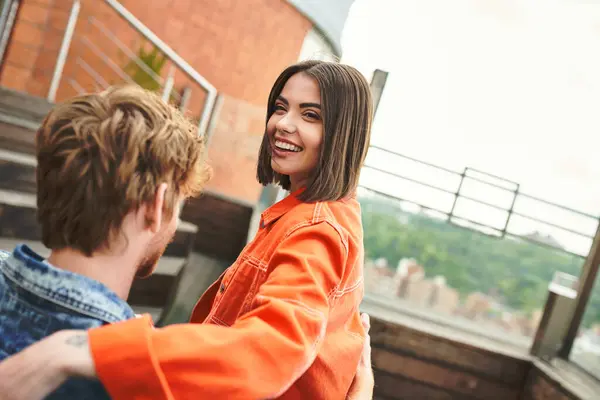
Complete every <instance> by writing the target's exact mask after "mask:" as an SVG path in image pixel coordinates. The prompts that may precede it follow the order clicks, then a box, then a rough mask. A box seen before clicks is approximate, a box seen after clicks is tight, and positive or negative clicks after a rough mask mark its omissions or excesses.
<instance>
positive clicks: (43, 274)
mask: <svg viewBox="0 0 600 400" xmlns="http://www.w3.org/2000/svg"><path fill="white" fill-rule="evenodd" d="M0 261H1V260H0ZM0 272H3V273H4V275H5V276H6V277H7V278H8V279H10V280H11V281H13V282H14V283H15V284H16V285H18V286H20V287H21V288H23V289H25V290H27V291H28V292H30V293H33V294H35V295H37V296H39V297H41V298H44V299H46V300H47V301H50V302H52V303H55V304H58V305H60V306H62V307H65V308H68V309H70V310H73V311H76V312H78V313H80V314H84V315H87V316H89V317H92V318H96V319H99V320H102V321H104V322H107V323H113V322H118V321H123V320H126V319H129V318H133V317H134V316H135V314H134V312H133V310H132V309H131V307H130V306H129V305H128V304H127V302H126V301H124V300H123V299H121V298H120V297H119V296H117V295H116V294H115V293H114V292H113V291H112V290H110V289H109V288H107V287H106V286H104V285H103V284H102V283H100V282H98V281H95V280H93V279H90V278H88V277H85V276H83V275H79V274H75V273H72V272H69V271H65V270H62V269H58V268H56V267H54V266H52V265H50V264H48V263H46V262H44V259H43V258H42V257H41V256H40V255H39V254H37V253H35V252H34V251H33V250H31V249H30V248H29V247H28V246H26V245H24V244H21V245H18V246H17V247H16V248H15V249H14V250H13V253H12V255H10V256H8V258H7V259H6V260H5V262H3V263H0Z"/></svg>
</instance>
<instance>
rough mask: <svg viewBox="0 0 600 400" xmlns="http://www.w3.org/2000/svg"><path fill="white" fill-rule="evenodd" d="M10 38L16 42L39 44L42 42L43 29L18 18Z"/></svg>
mask: <svg viewBox="0 0 600 400" xmlns="http://www.w3.org/2000/svg"><path fill="white" fill-rule="evenodd" d="M11 40H13V41H15V42H17V43H27V44H28V45H30V46H34V47H35V46H41V45H42V44H43V42H44V29H43V28H40V27H38V26H35V25H33V24H31V23H29V22H27V21H24V20H21V19H18V20H17V21H16V22H15V28H14V30H13V33H12V35H11Z"/></svg>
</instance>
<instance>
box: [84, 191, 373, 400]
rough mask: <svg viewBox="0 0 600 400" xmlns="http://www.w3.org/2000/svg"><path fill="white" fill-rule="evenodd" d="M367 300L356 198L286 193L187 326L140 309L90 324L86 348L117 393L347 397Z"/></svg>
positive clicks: (123, 399)
mask: <svg viewBox="0 0 600 400" xmlns="http://www.w3.org/2000/svg"><path fill="white" fill-rule="evenodd" d="M362 296H363V234H362V224H361V216H360V206H359V204H358V201H357V200H356V199H354V198H352V199H347V200H341V201H335V202H317V203H302V202H300V201H299V200H298V199H297V198H296V197H295V195H290V196H288V197H287V198H286V199H284V200H282V201H281V202H279V203H277V204H275V205H273V206H272V207H271V208H269V209H267V210H266V211H265V212H264V213H263V214H262V218H261V222H260V228H259V231H258V233H257V235H256V237H255V238H254V240H253V241H252V242H251V243H249V244H248V245H247V246H246V248H245V249H244V250H243V251H242V253H241V254H240V256H239V257H238V259H237V260H236V262H235V263H234V264H233V265H232V266H231V267H229V268H228V269H227V270H226V271H225V273H224V274H223V275H222V276H221V277H220V278H219V280H218V281H217V282H215V283H214V284H213V285H212V286H211V287H210V288H209V289H208V290H207V291H206V293H205V294H204V295H203V296H202V298H201V299H200V301H199V302H198V304H197V305H196V307H195V309H194V312H193V315H192V318H191V322H192V323H191V324H181V325H173V326H168V327H165V328H161V329H155V328H153V327H152V324H151V321H150V319H149V317H148V316H144V317H143V318H138V319H134V320H129V321H125V322H120V323H117V324H114V325H110V326H105V327H102V328H97V329H93V330H91V331H90V346H91V350H92V355H93V358H94V362H95V365H96V371H97V373H98V376H99V378H100V380H101V381H102V383H103V384H104V385H105V386H106V388H107V390H108V392H109V393H110V395H111V397H112V398H113V399H115V400H132V399H148V400H150V399H151V400H154V399H156V400H158V399H177V400H180V399H204V398H212V399H229V400H231V399H243V400H248V399H267V398H269V399H270V398H281V399H333V400H341V399H345V398H346V394H347V392H348V389H349V387H350V384H351V382H352V379H353V377H354V373H355V370H356V367H357V365H358V362H359V359H360V354H361V350H362V346H363V343H364V338H365V332H364V330H363V327H362V325H361V322H360V316H359V309H358V306H359V303H360V302H361V300H362Z"/></svg>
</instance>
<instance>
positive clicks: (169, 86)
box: [162, 65, 175, 101]
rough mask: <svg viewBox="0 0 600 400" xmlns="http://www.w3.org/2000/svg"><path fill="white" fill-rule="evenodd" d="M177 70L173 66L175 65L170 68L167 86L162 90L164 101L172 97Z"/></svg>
mask: <svg viewBox="0 0 600 400" xmlns="http://www.w3.org/2000/svg"><path fill="white" fill-rule="evenodd" d="M174 75H175V70H174V68H173V66H172V65H171V68H170V69H169V76H168V77H167V80H166V82H165V87H164V88H163V92H162V99H163V101H169V98H170V97H171V91H172V90H173V85H174V84H175V77H174Z"/></svg>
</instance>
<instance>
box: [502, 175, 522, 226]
mask: <svg viewBox="0 0 600 400" xmlns="http://www.w3.org/2000/svg"><path fill="white" fill-rule="evenodd" d="M520 188H521V185H520V184H518V183H517V187H516V188H515V190H514V191H513V198H512V201H511V203H510V208H509V209H508V215H507V216H506V222H504V228H502V237H504V236H506V230H507V229H508V224H510V219H511V218H512V216H513V212H514V210H515V203H516V202H517V196H518V195H519V189H520Z"/></svg>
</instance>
